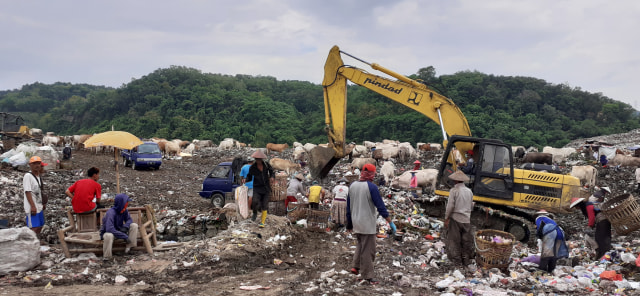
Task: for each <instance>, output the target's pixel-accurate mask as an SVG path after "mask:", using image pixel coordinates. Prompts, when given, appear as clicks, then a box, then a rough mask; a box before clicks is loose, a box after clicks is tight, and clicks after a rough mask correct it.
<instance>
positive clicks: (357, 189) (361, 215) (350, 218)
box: [347, 164, 395, 285]
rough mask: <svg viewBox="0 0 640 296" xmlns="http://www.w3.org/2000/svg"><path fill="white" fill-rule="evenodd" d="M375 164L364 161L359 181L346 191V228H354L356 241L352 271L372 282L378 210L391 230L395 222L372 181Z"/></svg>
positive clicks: (348, 229)
mask: <svg viewBox="0 0 640 296" xmlns="http://www.w3.org/2000/svg"><path fill="white" fill-rule="evenodd" d="M375 175H376V167H375V166H374V165H372V164H365V165H364V166H363V167H362V173H361V174H360V181H358V182H353V184H351V186H350V187H349V195H347V231H349V232H351V231H353V232H354V234H355V237H356V239H357V240H358V243H357V245H356V250H355V253H354V254H353V268H352V269H351V272H352V273H353V274H359V273H360V274H362V278H363V279H364V282H365V283H367V284H372V285H375V284H377V283H379V281H378V280H376V279H374V278H373V275H374V271H373V260H374V258H375V257H376V233H377V230H376V220H377V217H378V214H380V216H382V217H383V218H385V219H386V220H387V222H389V226H390V227H391V229H392V231H393V232H395V225H394V224H393V222H391V216H389V212H387V208H386V207H385V205H384V201H383V200H382V197H380V191H379V190H378V187H377V186H376V185H375V184H373V178H374V177H375Z"/></svg>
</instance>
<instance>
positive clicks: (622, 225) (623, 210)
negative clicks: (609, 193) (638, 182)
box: [600, 193, 640, 235]
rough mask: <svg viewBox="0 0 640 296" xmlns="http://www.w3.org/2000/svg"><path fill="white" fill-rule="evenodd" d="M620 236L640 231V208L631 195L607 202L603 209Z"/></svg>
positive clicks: (617, 197)
mask: <svg viewBox="0 0 640 296" xmlns="http://www.w3.org/2000/svg"><path fill="white" fill-rule="evenodd" d="M600 209H601V210H602V212H603V213H604V214H605V215H606V216H607V218H608V219H609V222H611V226H613V229H615V230H616V233H617V234H618V235H626V234H628V233H630V232H632V231H634V230H637V229H640V206H638V202H637V201H636V199H635V198H634V197H633V195H631V194H628V193H627V194H623V195H620V196H616V197H614V198H611V199H609V200H607V201H605V202H604V203H603V204H602V206H601V208H600Z"/></svg>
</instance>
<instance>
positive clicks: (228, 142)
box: [218, 139, 234, 150]
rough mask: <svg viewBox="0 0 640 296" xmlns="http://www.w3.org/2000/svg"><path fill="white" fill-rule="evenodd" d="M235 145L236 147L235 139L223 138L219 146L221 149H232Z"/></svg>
mask: <svg viewBox="0 0 640 296" xmlns="http://www.w3.org/2000/svg"><path fill="white" fill-rule="evenodd" d="M233 147H234V143H233V139H225V140H222V141H221V142H220V145H218V148H219V149H220V150H230V149H231V148H233Z"/></svg>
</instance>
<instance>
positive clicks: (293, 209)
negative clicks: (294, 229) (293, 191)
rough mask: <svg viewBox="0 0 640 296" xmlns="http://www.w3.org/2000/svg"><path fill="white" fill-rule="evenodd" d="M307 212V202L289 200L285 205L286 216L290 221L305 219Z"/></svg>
mask: <svg viewBox="0 0 640 296" xmlns="http://www.w3.org/2000/svg"><path fill="white" fill-rule="evenodd" d="M308 214H309V203H297V202H290V203H289V204H288V205H287V218H289V220H290V221H292V222H294V221H298V220H300V219H307V216H308Z"/></svg>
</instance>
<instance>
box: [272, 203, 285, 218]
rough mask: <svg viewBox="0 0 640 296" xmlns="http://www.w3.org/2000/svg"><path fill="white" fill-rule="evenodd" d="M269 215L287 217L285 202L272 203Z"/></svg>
mask: <svg viewBox="0 0 640 296" xmlns="http://www.w3.org/2000/svg"><path fill="white" fill-rule="evenodd" d="M269 214H272V215H276V216H286V215H287V208H285V207H284V200H278V201H270V202H269Z"/></svg>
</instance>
